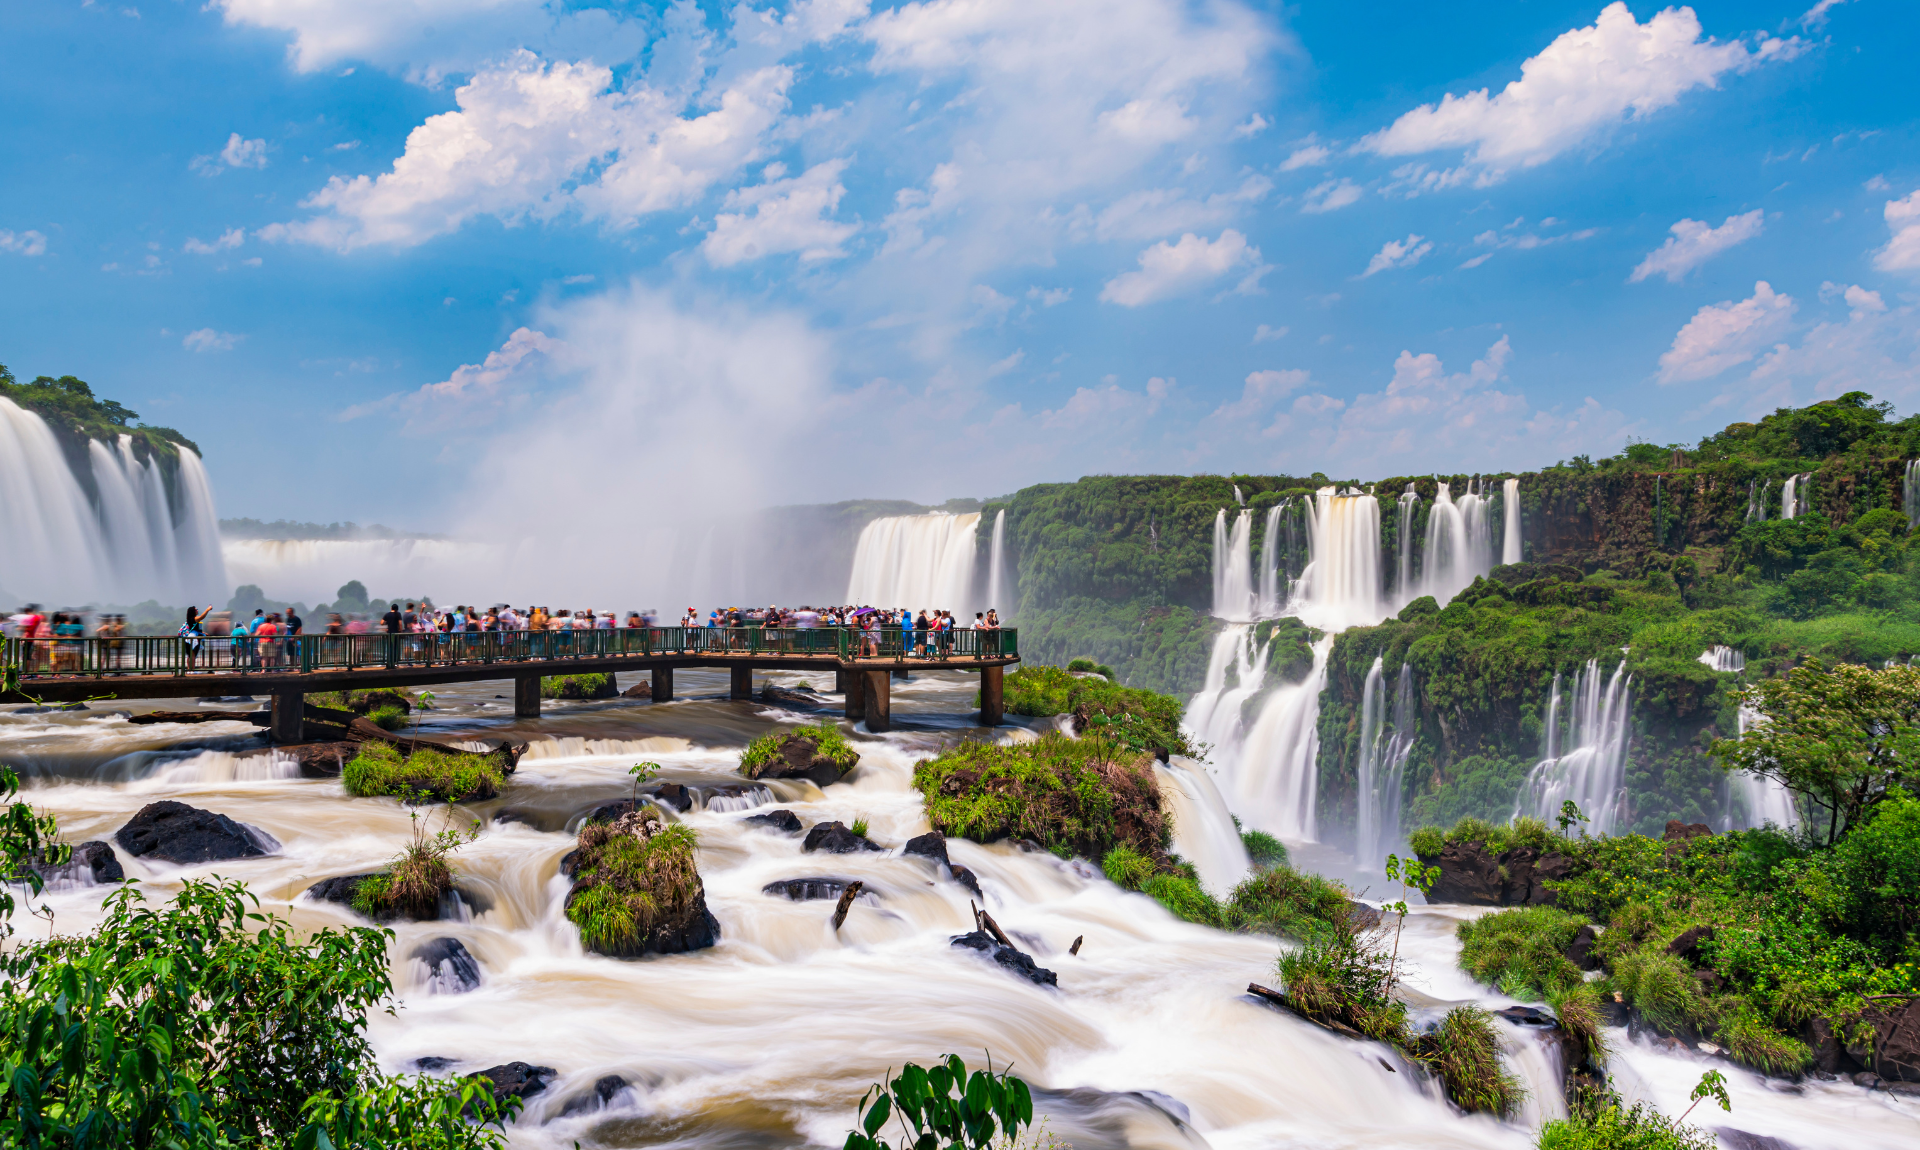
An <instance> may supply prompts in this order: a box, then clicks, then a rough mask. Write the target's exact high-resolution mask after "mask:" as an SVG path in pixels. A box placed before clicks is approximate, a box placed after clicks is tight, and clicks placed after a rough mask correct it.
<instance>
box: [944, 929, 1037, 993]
mask: <svg viewBox="0 0 1920 1150" xmlns="http://www.w3.org/2000/svg"><path fill="white" fill-rule="evenodd" d="M952 945H954V946H962V947H965V948H967V949H968V950H978V951H984V952H985V953H986V954H987V956H988V957H989V958H992V959H993V961H995V962H997V963H999V964H1000V965H1001V966H1004V967H1006V968H1007V969H1008V970H1010V971H1012V972H1013V973H1015V974H1017V975H1019V976H1020V977H1021V978H1024V979H1026V980H1027V981H1028V982H1031V983H1033V984H1034V985H1035V986H1058V985H1059V984H1060V976H1059V975H1057V974H1055V973H1054V972H1053V971H1051V970H1048V969H1046V968H1045V967H1043V966H1036V965H1035V964H1034V961H1033V956H1032V955H1029V954H1026V953H1025V952H1023V951H1018V950H1015V949H1013V948H1012V947H1010V946H1003V945H1002V944H1001V943H1000V941H999V940H998V939H995V938H994V937H993V936H992V935H990V934H988V933H987V932H986V931H984V930H976V931H972V932H970V933H968V934H963V935H959V936H957V937H956V938H954V939H953V942H952Z"/></svg>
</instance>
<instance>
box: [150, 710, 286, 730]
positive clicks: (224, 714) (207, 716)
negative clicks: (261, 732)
mask: <svg viewBox="0 0 1920 1150" xmlns="http://www.w3.org/2000/svg"><path fill="white" fill-rule="evenodd" d="M271 721H272V719H271V718H270V717H269V716H268V715H267V713H266V712H265V711H148V712H147V713H146V714H144V715H131V716H129V717H128V718H127V722H129V723H132V724H133V725H134V726H136V727H146V726H152V725H153V724H155V723H252V724H253V725H255V726H265V725H266V724H267V723H269V722H271Z"/></svg>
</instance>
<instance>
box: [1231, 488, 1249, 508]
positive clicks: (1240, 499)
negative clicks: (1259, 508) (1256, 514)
mask: <svg viewBox="0 0 1920 1150" xmlns="http://www.w3.org/2000/svg"><path fill="white" fill-rule="evenodd" d="M1233 501H1234V502H1235V503H1237V504H1239V505H1240V506H1242V507H1245V506H1246V505H1247V497H1246V496H1244V495H1242V494H1240V485H1239V484H1238V483H1236V484H1234V485H1233Z"/></svg>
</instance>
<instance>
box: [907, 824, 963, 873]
mask: <svg viewBox="0 0 1920 1150" xmlns="http://www.w3.org/2000/svg"><path fill="white" fill-rule="evenodd" d="M900 853H901V854H907V855H919V856H920V857H921V858H926V859H932V860H933V861H934V862H937V863H940V864H941V865H942V866H952V865H953V860H952V859H949V858H948V857H947V836H945V835H943V834H941V833H940V832H939V831H928V832H927V833H926V834H923V835H915V836H914V837H913V838H910V839H908V840H907V845H906V846H904V847H902V848H900Z"/></svg>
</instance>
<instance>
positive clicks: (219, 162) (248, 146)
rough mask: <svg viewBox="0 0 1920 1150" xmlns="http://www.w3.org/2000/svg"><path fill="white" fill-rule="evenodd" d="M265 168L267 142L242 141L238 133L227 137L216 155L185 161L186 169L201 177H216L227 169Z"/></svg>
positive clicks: (196, 157)
mask: <svg viewBox="0 0 1920 1150" xmlns="http://www.w3.org/2000/svg"><path fill="white" fill-rule="evenodd" d="M266 166H267V142H266V141H265V140H246V139H242V138H241V137H240V133H238V132H234V133H233V134H232V135H229V136H228V137H227V146H226V147H224V148H221V149H220V152H219V154H218V155H210V156H195V157H194V158H193V159H191V160H189V161H187V167H189V168H191V169H192V170H194V171H196V172H199V173H200V174H201V175H203V176H217V175H219V174H220V173H221V172H224V171H226V170H227V169H228V168H264V167H266Z"/></svg>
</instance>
